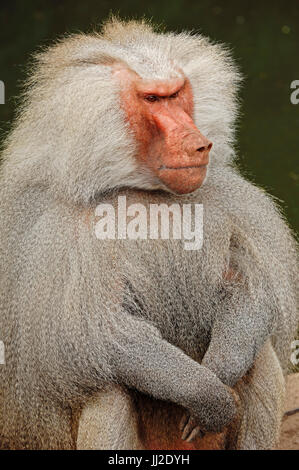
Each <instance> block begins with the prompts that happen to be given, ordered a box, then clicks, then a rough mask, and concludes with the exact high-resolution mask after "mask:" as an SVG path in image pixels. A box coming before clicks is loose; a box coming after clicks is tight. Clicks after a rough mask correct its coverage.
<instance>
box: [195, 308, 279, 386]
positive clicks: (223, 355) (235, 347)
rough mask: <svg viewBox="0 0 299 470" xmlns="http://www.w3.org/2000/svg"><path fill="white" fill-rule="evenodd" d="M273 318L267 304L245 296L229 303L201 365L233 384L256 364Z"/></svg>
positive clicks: (269, 332) (213, 333)
mask: <svg viewBox="0 0 299 470" xmlns="http://www.w3.org/2000/svg"><path fill="white" fill-rule="evenodd" d="M272 328H273V318H272V315H271V310H270V309H269V306H268V305H266V304H265V305H264V306H263V305H260V308H259V310H257V309H256V306H254V305H250V299H244V302H243V305H241V304H240V302H238V303H237V306H235V307H234V305H233V302H232V303H231V304H228V305H227V308H226V309H225V310H224V312H221V315H219V317H218V318H217V319H216V321H215V323H214V326H213V331H212V337H211V341H210V345H209V348H208V350H207V352H206V354H205V356H204V358H203V361H202V365H204V366H206V367H208V368H209V369H210V370H211V371H213V372H214V373H215V374H216V375H217V377H218V378H219V379H220V380H221V381H222V382H223V383H224V384H226V385H228V386H229V387H233V386H234V385H235V384H236V382H237V381H238V380H239V379H241V378H242V377H243V376H244V375H245V374H246V372H247V371H248V370H249V369H250V367H252V366H253V364H254V361H255V358H256V355H257V353H258V352H259V351H260V349H261V348H262V346H263V345H264V343H265V342H266V340H267V339H268V338H269V336H270V335H271V331H272Z"/></svg>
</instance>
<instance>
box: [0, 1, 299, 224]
mask: <svg viewBox="0 0 299 470" xmlns="http://www.w3.org/2000/svg"><path fill="white" fill-rule="evenodd" d="M111 11H113V12H114V13H119V14H120V15H121V16H125V17H132V16H134V17H137V18H138V17H141V16H143V15H144V16H146V17H148V18H152V19H153V20H154V21H156V22H158V23H161V22H162V23H164V24H165V25H166V27H167V28H168V29H170V30H176V31H180V30H182V29H196V30H199V31H201V32H202V33H203V34H205V35H208V36H210V37H211V38H213V39H214V40H217V41H224V42H226V43H228V44H229V45H230V47H231V48H232V49H233V55H234V57H235V59H236V61H237V62H238V64H239V65H240V67H241V70H242V72H243V74H244V75H245V83H244V86H243V89H242V92H241V99H242V114H241V118H240V121H239V128H238V148H237V150H238V154H239V165H240V167H241V168H242V171H243V174H245V175H247V177H249V178H250V179H251V180H252V181H255V182H256V183H258V184H259V185H261V186H263V187H264V188H266V189H267V190H268V191H270V192H271V193H272V194H273V195H275V196H276V197H278V198H279V199H282V200H283V201H284V203H283V207H284V210H285V213H286V215H287V218H288V220H289V223H290V225H291V226H292V227H293V228H295V229H297V230H298V229H299V207H298V184H299V165H298V160H299V158H298V157H299V155H298V153H299V152H298V147H299V104H298V105H293V104H291V102H290V94H291V90H290V84H291V82H292V81H293V80H299V0H284V1H275V0H274V1H273V2H271V1H266V0H263V1H256V0H251V1H249V0H242V1H240V0H227V1H224V0H193V1H191V0H190V1H183V0H172V1H171V0H151V1H149V0H123V1H119V0H112V1H106V0H100V1H99V0H82V1H78V0H72V1H71V0H61V1H58V0H51V1H46V0H26V1H24V0H15V1H5V0H1V4H0V38H1V49H0V80H3V81H4V82H5V85H6V104H5V105H1V106H0V128H1V129H2V131H7V130H8V129H9V125H10V122H11V120H12V118H13V115H14V110H15V107H16V100H15V96H16V95H17V94H18V93H19V85H20V81H21V80H22V79H23V78H24V76H25V73H24V72H25V65H26V62H27V60H28V58H29V56H30V54H31V53H32V52H33V51H34V50H36V49H37V47H38V46H39V45H45V44H48V43H49V42H50V41H51V40H53V39H54V38H55V37H57V35H62V34H63V33H65V32H77V31H79V30H81V31H86V30H90V29H91V28H94V27H96V26H98V25H99V24H100V23H101V21H102V20H103V19H105V18H106V17H107V15H108V14H109V13H110V12H111ZM3 135H4V134H3V133H2V138H3ZM0 138H1V137H0Z"/></svg>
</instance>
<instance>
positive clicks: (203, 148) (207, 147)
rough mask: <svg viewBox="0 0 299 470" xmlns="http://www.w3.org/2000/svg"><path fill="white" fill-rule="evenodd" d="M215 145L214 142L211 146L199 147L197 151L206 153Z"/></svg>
mask: <svg viewBox="0 0 299 470" xmlns="http://www.w3.org/2000/svg"><path fill="white" fill-rule="evenodd" d="M212 146H213V144H212V142H210V143H209V145H207V146H205V145H203V146H202V147H199V148H198V149H196V151H197V152H204V151H205V150H209V151H210V150H211V148H212Z"/></svg>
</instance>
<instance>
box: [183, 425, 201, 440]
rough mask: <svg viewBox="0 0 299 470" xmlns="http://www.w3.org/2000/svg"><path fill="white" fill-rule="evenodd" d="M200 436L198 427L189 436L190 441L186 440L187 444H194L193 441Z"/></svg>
mask: <svg viewBox="0 0 299 470" xmlns="http://www.w3.org/2000/svg"><path fill="white" fill-rule="evenodd" d="M200 434H201V430H200V428H199V426H196V428H194V429H193V431H192V432H191V434H190V435H189V437H188V439H186V442H192V441H193V439H195V438H196V437H198V436H200Z"/></svg>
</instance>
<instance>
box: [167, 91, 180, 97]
mask: <svg viewBox="0 0 299 470" xmlns="http://www.w3.org/2000/svg"><path fill="white" fill-rule="evenodd" d="M178 95H179V92H178V91H176V92H175V93H173V94H172V95H170V97H169V98H170V99H174V98H177V97H178Z"/></svg>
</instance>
